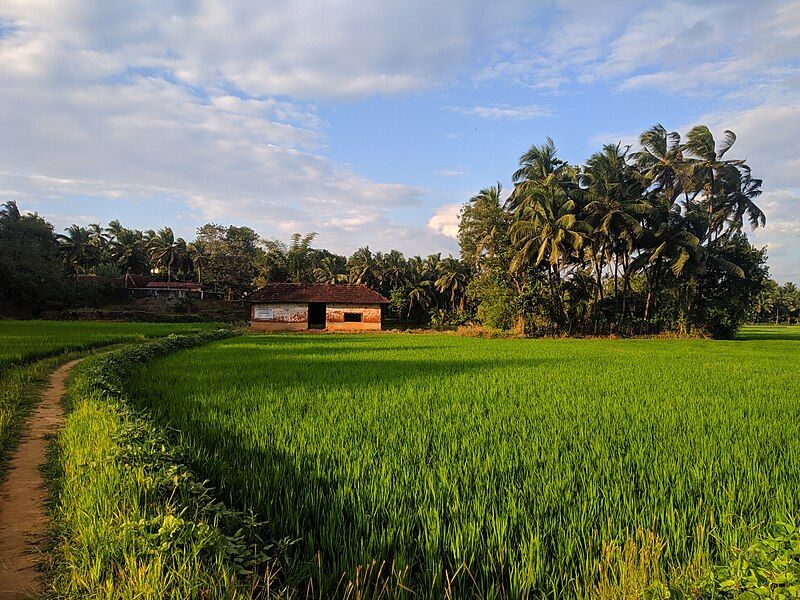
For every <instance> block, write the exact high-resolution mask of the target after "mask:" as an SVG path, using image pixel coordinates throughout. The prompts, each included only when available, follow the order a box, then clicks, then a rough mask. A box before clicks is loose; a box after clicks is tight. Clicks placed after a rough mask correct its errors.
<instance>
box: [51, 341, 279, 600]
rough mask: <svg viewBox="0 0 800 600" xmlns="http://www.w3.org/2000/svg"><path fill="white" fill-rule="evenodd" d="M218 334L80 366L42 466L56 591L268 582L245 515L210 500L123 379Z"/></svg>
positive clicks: (123, 591) (196, 594)
mask: <svg viewBox="0 0 800 600" xmlns="http://www.w3.org/2000/svg"><path fill="white" fill-rule="evenodd" d="M221 335H224V334H221V333H204V334H195V335H186V336H178V337H170V338H167V339H164V340H158V341H155V342H151V343H148V344H144V345H140V346H135V347H127V348H124V349H122V350H117V351H114V352H112V353H110V354H105V355H100V356H95V357H90V358H88V359H87V360H86V361H84V362H83V363H82V364H81V365H79V366H78V367H76V372H75V373H74V375H73V376H72V377H71V380H70V383H69V386H68V391H67V396H66V397H65V405H66V407H67V409H68V416H67V418H66V423H65V425H64V427H63V429H62V430H61V432H60V433H59V436H58V441H57V448H56V451H55V453H54V456H53V457H52V458H51V461H50V465H49V466H50V476H51V478H52V484H53V486H54V489H53V490H52V492H53V494H52V495H53V502H52V504H53V505H52V519H51V521H52V527H53V529H52V534H53V544H52V546H53V548H52V554H51V561H52V566H51V568H50V569H49V571H48V579H49V580H50V581H51V588H52V589H51V591H52V592H54V594H55V596H57V597H60V598H76V597H82V598H83V597H87V598H108V599H112V598H141V599H154V600H156V599H158V600H160V599H162V598H176V599H177V598H181V599H182V598H250V597H251V596H252V591H253V589H255V587H256V585H257V584H262V585H263V584H264V581H265V580H263V579H262V577H267V579H266V581H269V578H268V572H267V571H266V570H265V569H266V568H267V567H268V563H269V558H268V556H267V555H266V554H265V552H266V551H267V550H269V548H268V547H266V546H264V545H263V544H261V543H260V540H259V539H258V538H257V537H254V536H253V535H252V533H253V532H254V528H253V527H252V522H251V521H249V520H248V518H247V517H246V516H245V515H243V514H240V513H237V512H234V511H231V510H228V509H227V508H225V507H224V506H223V505H222V504H220V503H219V502H217V501H216V500H215V498H214V496H213V495H212V492H211V490H210V489H209V488H207V487H206V486H205V485H204V484H203V483H202V482H201V481H198V480H197V479H196V478H195V477H194V476H193V474H192V472H191V471H190V470H188V469H187V468H186V466H185V464H184V461H183V456H182V452H181V448H180V446H179V445H175V444H173V443H171V442H170V440H168V438H167V436H166V434H165V432H164V431H163V429H162V428H160V427H158V426H156V425H154V424H153V423H151V422H150V421H149V420H148V419H147V418H146V417H144V416H143V415H141V414H137V413H136V412H135V411H132V410H131V408H130V406H129V402H128V401H127V396H126V394H125V392H124V390H123V386H122V385H121V374H123V373H125V372H126V370H129V369H135V368H137V366H138V364H139V363H141V362H142V361H145V360H148V359H151V358H152V357H153V356H157V355H158V354H159V353H165V352H170V351H174V350H175V349H176V348H179V347H186V346H187V345H192V344H198V343H203V342H205V341H208V340H209V339H213V336H216V338H219V337H220V336H221Z"/></svg>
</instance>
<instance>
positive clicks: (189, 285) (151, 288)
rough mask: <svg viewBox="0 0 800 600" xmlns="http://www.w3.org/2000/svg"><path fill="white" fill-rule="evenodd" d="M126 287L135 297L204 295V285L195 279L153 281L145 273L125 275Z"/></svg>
mask: <svg viewBox="0 0 800 600" xmlns="http://www.w3.org/2000/svg"><path fill="white" fill-rule="evenodd" d="M123 285H124V288H125V289H126V290H127V292H128V295H130V296H132V297H133V298H196V299H199V300H202V299H203V297H204V290H203V286H202V285H200V284H199V283H195V282H194V281H153V280H151V279H150V278H149V277H146V276H144V275H130V274H128V275H125V278H124V282H123Z"/></svg>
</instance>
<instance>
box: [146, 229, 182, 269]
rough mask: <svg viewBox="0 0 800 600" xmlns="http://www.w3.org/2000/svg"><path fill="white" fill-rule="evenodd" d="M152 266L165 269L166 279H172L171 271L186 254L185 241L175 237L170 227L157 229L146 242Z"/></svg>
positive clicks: (177, 266)
mask: <svg viewBox="0 0 800 600" xmlns="http://www.w3.org/2000/svg"><path fill="white" fill-rule="evenodd" d="M147 249H148V251H149V252H150V260H152V261H153V266H155V267H157V268H159V269H165V270H166V271H167V281H172V273H173V271H175V270H176V269H178V268H179V267H180V265H181V263H182V262H183V260H184V257H185V256H186V242H185V241H184V239H183V238H177V239H176V238H175V234H174V233H173V232H172V229H171V228H170V227H164V228H163V229H159V230H158V232H157V233H156V234H155V235H153V236H152V237H150V239H149V241H148V242H147Z"/></svg>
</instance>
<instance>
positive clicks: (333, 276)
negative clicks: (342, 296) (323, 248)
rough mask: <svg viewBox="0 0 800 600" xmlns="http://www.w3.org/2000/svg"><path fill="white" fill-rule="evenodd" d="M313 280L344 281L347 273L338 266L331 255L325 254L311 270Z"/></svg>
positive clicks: (325, 281)
mask: <svg viewBox="0 0 800 600" xmlns="http://www.w3.org/2000/svg"><path fill="white" fill-rule="evenodd" d="M313 275H314V280H315V281H317V282H318V283H329V284H333V283H345V282H347V274H346V273H345V272H344V270H343V269H341V268H340V267H339V265H338V264H337V262H336V259H335V258H334V257H332V256H325V257H323V258H322V259H321V260H320V261H319V265H317V266H316V267H315V268H314V270H313Z"/></svg>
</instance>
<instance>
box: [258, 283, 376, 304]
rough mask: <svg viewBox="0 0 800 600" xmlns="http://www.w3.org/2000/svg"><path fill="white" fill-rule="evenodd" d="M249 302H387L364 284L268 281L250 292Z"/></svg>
mask: <svg viewBox="0 0 800 600" xmlns="http://www.w3.org/2000/svg"><path fill="white" fill-rule="evenodd" d="M250 302H266V303H269V302H288V303H292V302H328V303H336V302H341V303H343V304H388V303H389V301H388V300H387V299H386V298H384V297H383V296H381V295H380V294H379V293H378V292H376V291H374V290H372V289H370V288H368V287H367V286H365V285H339V284H335V285H334V284H327V283H311V284H301V283H269V284H267V285H265V286H264V287H262V288H261V289H259V290H258V291H255V292H253V293H252V294H250Z"/></svg>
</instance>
